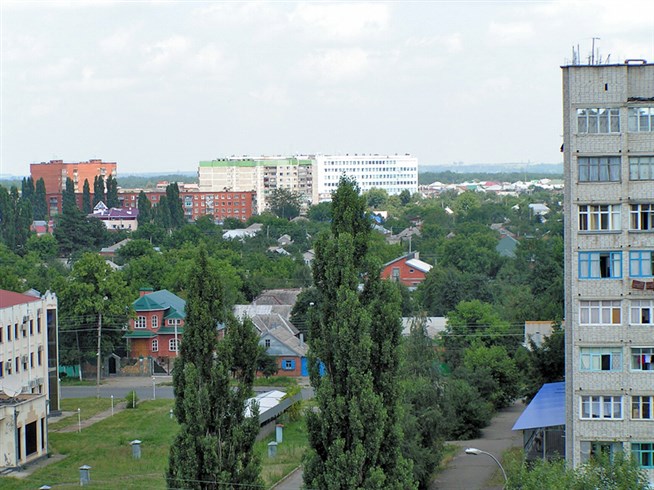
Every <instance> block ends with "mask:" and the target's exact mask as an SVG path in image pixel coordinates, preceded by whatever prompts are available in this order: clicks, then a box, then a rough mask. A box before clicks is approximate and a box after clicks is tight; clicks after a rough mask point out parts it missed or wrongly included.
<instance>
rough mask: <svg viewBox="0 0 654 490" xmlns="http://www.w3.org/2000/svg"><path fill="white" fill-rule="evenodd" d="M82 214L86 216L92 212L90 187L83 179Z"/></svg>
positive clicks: (87, 181) (86, 180)
mask: <svg viewBox="0 0 654 490" xmlns="http://www.w3.org/2000/svg"><path fill="white" fill-rule="evenodd" d="M82 212H83V213H84V214H86V215H89V214H91V213H92V212H93V208H92V207H91V186H90V185H89V180H88V179H84V187H83V188H82Z"/></svg>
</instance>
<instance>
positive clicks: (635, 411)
mask: <svg viewBox="0 0 654 490" xmlns="http://www.w3.org/2000/svg"><path fill="white" fill-rule="evenodd" d="M653 398H654V397H651V396H632V397H631V418H632V419H634V420H652V419H654V417H653V416H652V401H653V400H652V399H653Z"/></svg>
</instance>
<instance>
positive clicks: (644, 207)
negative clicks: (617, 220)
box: [629, 204, 654, 231]
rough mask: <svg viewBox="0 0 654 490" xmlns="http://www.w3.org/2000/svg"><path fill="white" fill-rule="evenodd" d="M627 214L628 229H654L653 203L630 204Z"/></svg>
mask: <svg viewBox="0 0 654 490" xmlns="http://www.w3.org/2000/svg"><path fill="white" fill-rule="evenodd" d="M629 215H630V220H629V229H630V230H638V231H652V230H654V204H632V205H631V211H630V213H629Z"/></svg>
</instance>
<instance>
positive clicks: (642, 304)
mask: <svg viewBox="0 0 654 490" xmlns="http://www.w3.org/2000/svg"><path fill="white" fill-rule="evenodd" d="M653 309H654V301H652V300H649V299H642V300H639V299H635V300H632V301H631V315H630V320H629V321H630V323H631V324H632V325H652V323H653V322H654V318H653V316H652V313H653Z"/></svg>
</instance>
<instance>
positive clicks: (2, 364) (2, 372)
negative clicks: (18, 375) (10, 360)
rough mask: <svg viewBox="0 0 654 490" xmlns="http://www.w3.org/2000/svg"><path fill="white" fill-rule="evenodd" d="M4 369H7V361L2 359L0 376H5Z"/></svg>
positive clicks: (0, 360) (0, 361)
mask: <svg viewBox="0 0 654 490" xmlns="http://www.w3.org/2000/svg"><path fill="white" fill-rule="evenodd" d="M4 371H5V362H4V361H3V360H2V359H0V378H2V377H3V376H4Z"/></svg>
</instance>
